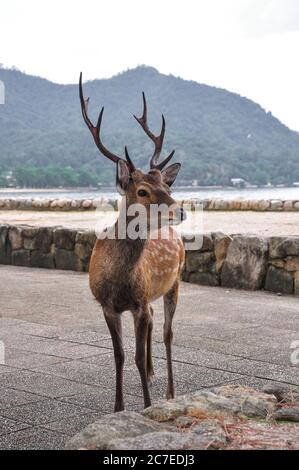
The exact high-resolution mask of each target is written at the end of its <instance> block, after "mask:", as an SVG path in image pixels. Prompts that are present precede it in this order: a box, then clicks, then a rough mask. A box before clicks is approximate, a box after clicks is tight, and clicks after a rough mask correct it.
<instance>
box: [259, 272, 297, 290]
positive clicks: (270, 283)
mask: <svg viewBox="0 0 299 470" xmlns="http://www.w3.org/2000/svg"><path fill="white" fill-rule="evenodd" d="M265 289H266V290H269V291H272V292H279V293H281V294H293V293H294V278H293V276H292V274H290V273H288V272H287V271H285V270H284V269H278V268H275V267H274V266H270V267H269V269H268V272H267V277H266V283H265Z"/></svg>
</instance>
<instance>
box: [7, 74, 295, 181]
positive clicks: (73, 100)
mask: <svg viewBox="0 0 299 470" xmlns="http://www.w3.org/2000/svg"><path fill="white" fill-rule="evenodd" d="M74 78H76V77H74ZM0 80H2V81H3V82H4V84H5V90H6V104H5V105H1V106H0V142H1V147H0V166H1V167H2V168H3V170H14V174H15V176H16V179H17V182H18V184H19V185H22V186H23V185H24V186H32V185H33V186H36V187H47V186H89V185H96V184H97V183H98V182H102V183H113V182H114V178H115V168H114V167H113V165H112V164H111V162H108V161H106V159H105V158H104V157H102V156H101V155H99V152H98V151H97V149H96V148H95V146H94V144H93V142H92V139H91V136H90V134H89V132H88V130H87V129H86V127H85V124H84V123H83V121H82V116H81V111H80V105H79V99H78V87H77V85H67V86H63V85H58V84H54V83H51V82H49V81H47V80H44V79H41V78H38V77H32V76H29V75H25V74H23V73H21V72H19V71H17V70H6V69H3V68H0ZM84 89H85V94H86V96H90V97H91V103H90V114H91V117H92V118H93V119H94V120H96V118H97V115H98V112H99V109H100V107H101V106H102V105H105V113H104V118H103V129H102V138H103V141H104V143H105V145H106V146H107V147H108V148H110V149H111V150H112V151H114V152H115V153H117V154H119V155H123V153H124V152H123V149H124V146H125V145H128V147H129V151H130V154H131V156H132V158H133V160H134V162H135V164H136V166H138V167H140V168H148V160H149V157H150V156H151V154H152V151H153V149H152V143H151V142H150V141H149V139H148V138H147V137H146V136H145V134H144V133H143V132H142V131H141V129H140V127H139V126H138V124H137V123H136V121H135V120H134V119H133V118H132V113H136V114H140V113H141V107H142V101H141V91H142V90H144V91H145V92H146V96H147V100H148V107H149V121H150V126H151V128H153V129H154V130H155V131H156V132H158V130H159V128H160V125H161V113H162V112H163V113H164V115H165V117H166V124H167V129H166V139H165V145H164V147H165V155H166V151H167V152H169V151H171V150H172V149H173V148H175V149H176V161H182V163H183V167H182V172H181V174H180V179H179V183H184V182H190V181H191V180H193V179H197V180H198V182H199V184H201V185H213V184H217V185H218V184H222V185H227V184H229V183H230V179H231V178H244V179H245V180H247V181H250V182H251V183H258V184H265V183H267V182H269V181H270V182H272V183H285V184H291V183H292V182H294V181H299V165H298V157H299V134H298V133H296V132H293V131H291V130H289V129H288V128H287V127H286V126H284V125H283V124H282V123H281V122H279V121H278V120H277V119H276V118H274V117H273V116H272V114H271V113H266V112H265V111H264V110H263V109H262V108H261V107H260V106H259V105H257V104H255V103H253V102H252V101H250V100H248V99H246V98H242V97H241V96H239V95H236V94H233V93H229V92H228V91H225V90H221V89H218V88H214V87H209V86H206V85H201V84H198V83H195V82H191V81H185V80H182V79H180V78H176V77H173V76H166V75H162V74H160V73H159V72H157V71H156V70H155V69H153V68H150V67H144V66H142V67H138V68H136V69H134V70H129V71H126V72H124V73H122V74H118V75H117V76H115V77H112V78H111V79H108V80H95V81H91V82H88V83H86V84H85V86H84ZM174 161H175V159H174ZM1 181H2V183H1ZM0 184H3V177H2V180H1V177H0Z"/></svg>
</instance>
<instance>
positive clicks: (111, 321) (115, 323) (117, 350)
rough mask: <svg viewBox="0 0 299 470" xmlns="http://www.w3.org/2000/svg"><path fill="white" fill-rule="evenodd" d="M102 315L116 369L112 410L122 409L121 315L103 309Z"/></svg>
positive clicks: (123, 356) (122, 357)
mask: <svg viewBox="0 0 299 470" xmlns="http://www.w3.org/2000/svg"><path fill="white" fill-rule="evenodd" d="M104 316H105V320H106V323H107V326H108V328H109V331H110V334H111V339H112V343H113V349H114V359H115V371H116V392H115V405H114V412H117V411H123V410H124V397H123V370H124V362H125V353H124V348H123V341H122V327H121V316H120V314H119V313H115V312H112V311H108V310H107V309H104Z"/></svg>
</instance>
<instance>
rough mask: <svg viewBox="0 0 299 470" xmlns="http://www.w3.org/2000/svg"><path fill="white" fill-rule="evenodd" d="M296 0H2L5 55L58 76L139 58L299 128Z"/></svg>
mask: <svg viewBox="0 0 299 470" xmlns="http://www.w3.org/2000/svg"><path fill="white" fill-rule="evenodd" d="M298 46H299V0H80V1H78V0H42V1H39V0H2V1H1V4H0V62H1V63H3V64H4V65H6V66H12V65H15V66H17V67H18V68H19V69H21V70H22V71H25V72H26V73H29V74H34V75H40V76H42V77H45V78H48V79H50V80H52V81H55V82H59V83H75V82H77V80H78V74H79V71H81V70H82V71H83V72H84V78H85V79H93V78H103V77H110V76H112V75H114V74H116V73H118V72H120V71H123V70H125V69H127V68H132V67H135V66H136V65H138V64H146V65H151V66H153V67H156V68H157V69H158V70H159V71H160V72H163V73H167V74H168V73H172V74H174V75H177V76H180V77H182V78H186V79H192V80H196V81H198V82H200V83H206V84H208V85H215V86H219V87H222V88H226V89H228V90H230V91H235V92H237V93H239V94H241V95H243V96H247V97H248V98H251V99H253V100H254V101H256V102H258V103H260V104H261V105H262V106H263V107H264V108H266V110H267V111H268V110H270V111H272V113H273V114H274V115H275V116H277V117H278V118H279V119H280V120H281V121H283V122H284V123H285V124H287V125H288V126H289V127H290V128H292V129H295V130H297V131H299V91H298V90H299V47H298Z"/></svg>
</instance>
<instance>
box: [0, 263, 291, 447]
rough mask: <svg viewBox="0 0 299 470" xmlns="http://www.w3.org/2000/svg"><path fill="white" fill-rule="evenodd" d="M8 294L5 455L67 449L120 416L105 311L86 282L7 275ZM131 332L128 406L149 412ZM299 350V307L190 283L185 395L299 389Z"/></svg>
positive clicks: (1, 399)
mask: <svg viewBox="0 0 299 470" xmlns="http://www.w3.org/2000/svg"><path fill="white" fill-rule="evenodd" d="M0 285H1V295H0V340H2V341H3V345H4V348H5V358H4V359H5V360H4V361H2V362H3V363H2V364H1V365H0V448H1V449H10V448H18V449H27V448H41V449H44V448H50V449H54V448H63V446H64V442H65V441H66V440H67V439H68V437H69V436H71V435H73V434H74V433H76V432H77V431H79V430H80V429H82V428H83V427H85V426H86V425H87V424H88V423H90V422H92V421H94V420H96V419H97V417H99V416H102V415H103V414H105V413H109V412H112V410H113V401H114V366H113V351H112V345H111V340H110V336H109V333H108V330H107V327H106V325H105V321H104V319H103V316H102V313H101V309H100V307H99V306H98V304H97V302H96V301H95V300H94V299H93V298H92V295H91V293H90V291H89V287H88V276H87V275H86V274H81V273H73V272H66V271H54V270H49V271H48V270H42V269H32V268H18V267H9V266H0ZM154 310H155V319H154V324H155V325H154V344H153V355H154V366H155V373H156V377H155V381H154V383H153V386H152V398H153V400H156V399H158V398H160V397H163V396H164V394H165V391H166V362H165V352H164V345H163V342H162V325H163V311H162V302H161V301H160V300H159V301H157V302H155V304H154ZM123 330H124V336H125V348H126V351H127V357H126V370H125V392H126V396H125V400H126V405H127V408H128V409H140V408H141V407H142V391H141V386H140V382H139V377H138V372H137V369H136V367H135V365H134V332H133V322H132V319H131V316H130V314H129V313H126V314H124V315H123ZM294 341H299V300H298V298H295V297H287V296H285V297H279V296H277V295H275V294H270V293H264V292H245V291H244V292H243V291H237V290H236V291H235V290H229V291H228V290H225V289H223V288H214V287H202V286H195V285H191V284H184V283H182V288H181V295H180V302H179V305H178V309H177V312H176V316H175V320H174V372H175V379H176V386H177V393H178V394H179V393H184V392H187V391H193V390H197V389H200V388H205V387H211V386H213V385H219V384H224V383H229V382H235V383H239V384H246V385H252V386H255V387H257V388H260V387H262V386H263V385H264V384H265V383H266V382H268V381H278V382H283V383H288V384H293V385H299V365H297V366H295V365H292V363H291V359H290V356H291V353H292V349H290V348H291V344H292V343H293V342H294Z"/></svg>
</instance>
